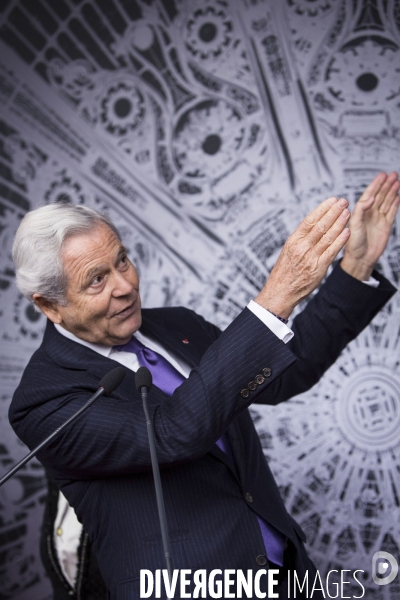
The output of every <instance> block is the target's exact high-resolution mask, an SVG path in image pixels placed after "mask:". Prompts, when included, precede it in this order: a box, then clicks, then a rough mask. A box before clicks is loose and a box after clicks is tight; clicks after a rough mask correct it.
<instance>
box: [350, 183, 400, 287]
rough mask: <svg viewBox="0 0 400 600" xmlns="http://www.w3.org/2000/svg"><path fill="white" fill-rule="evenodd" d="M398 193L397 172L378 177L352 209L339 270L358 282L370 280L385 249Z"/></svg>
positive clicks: (397, 205) (396, 206) (395, 210)
mask: <svg viewBox="0 0 400 600" xmlns="http://www.w3.org/2000/svg"><path fill="white" fill-rule="evenodd" d="M399 189H400V181H399V180H398V174H397V173H396V172H393V173H390V175H387V174H386V173H383V172H382V173H379V175H377V176H376V177H375V179H374V180H373V181H372V182H371V183H370V184H369V186H368V187H367V188H366V190H365V191H364V193H363V194H362V196H361V197H360V199H359V200H358V202H357V203H356V205H355V208H354V211H353V214H352V216H351V218H350V221H349V229H350V232H351V236H350V238H349V241H348V242H347V244H346V249H345V253H344V257H343V260H342V262H341V267H342V269H343V270H344V271H346V273H348V274H349V275H352V276H353V277H355V278H356V279H359V280H360V281H367V280H368V279H369V278H370V276H371V274H372V271H373V268H374V265H375V263H376V262H377V261H378V260H379V258H380V256H381V254H382V253H383V251H384V250H385V248H386V245H387V243H388V240H389V236H390V232H391V229H392V225H393V223H394V220H395V218H396V214H397V210H398V208H399V205H400V196H399Z"/></svg>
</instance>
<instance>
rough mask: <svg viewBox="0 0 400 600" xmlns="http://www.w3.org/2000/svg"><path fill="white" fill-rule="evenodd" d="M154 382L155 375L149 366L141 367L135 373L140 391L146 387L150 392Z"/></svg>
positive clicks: (136, 383) (137, 387)
mask: <svg viewBox="0 0 400 600" xmlns="http://www.w3.org/2000/svg"><path fill="white" fill-rule="evenodd" d="M152 383H153V377H152V376H151V373H150V371H149V369H148V368H147V367H140V368H139V369H138V370H137V371H136V375H135V385H136V389H137V391H138V392H141V391H142V388H143V387H144V388H146V390H147V391H148V392H149V391H150V390H151V386H152Z"/></svg>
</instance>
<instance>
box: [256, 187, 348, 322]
mask: <svg viewBox="0 0 400 600" xmlns="http://www.w3.org/2000/svg"><path fill="white" fill-rule="evenodd" d="M347 206H348V202H347V200H345V199H344V198H342V199H340V200H338V199H337V198H328V199H327V200H325V202H322V204H320V205H319V206H318V207H317V208H316V209H314V210H313V211H312V212H311V213H310V214H309V215H308V216H307V217H306V218H305V219H304V220H303V221H302V222H301V223H300V225H299V226H298V227H297V229H296V230H295V231H294V232H293V233H292V235H291V236H290V237H289V238H288V240H287V241H286V244H285V245H284V247H283V248H282V251H281V253H280V255H279V258H278V260H277V262H276V264H275V266H274V268H273V269H272V271H271V273H270V276H269V277H268V280H267V282H266V284H265V285H264V287H263V289H262V290H261V292H260V293H259V295H258V296H257V298H255V301H256V302H257V303H258V304H260V305H261V306H263V307H264V308H266V309H268V310H270V311H271V312H273V313H275V314H276V315H279V316H280V317H283V318H285V319H287V318H289V316H290V314H291V312H292V310H293V309H294V307H295V306H296V305H297V304H298V303H299V302H300V301H301V300H303V298H306V297H307V296H308V295H309V294H311V292H312V291H313V290H315V288H316V287H317V286H318V285H319V284H320V283H321V281H322V279H323V277H324V275H325V274H326V272H327V270H328V267H329V266H330V265H331V264H332V262H333V261H334V259H335V257H336V256H337V254H338V252H339V251H340V250H341V249H342V248H343V246H344V245H345V243H346V242H347V240H348V239H349V236H350V231H349V229H347V228H346V224H347V222H348V220H349V218H350V211H349V210H348V209H347Z"/></svg>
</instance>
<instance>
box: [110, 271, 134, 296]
mask: <svg viewBox="0 0 400 600" xmlns="http://www.w3.org/2000/svg"><path fill="white" fill-rule="evenodd" d="M124 275H125V274H124V273H120V272H119V271H115V272H114V274H113V291H112V294H113V296H126V295H128V294H130V293H131V292H132V289H133V283H132V282H131V281H129V279H127V278H126V277H125V276H124Z"/></svg>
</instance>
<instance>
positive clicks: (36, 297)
mask: <svg viewBox="0 0 400 600" xmlns="http://www.w3.org/2000/svg"><path fill="white" fill-rule="evenodd" d="M32 300H33V301H34V303H35V304H36V306H38V307H39V308H40V310H41V311H42V313H43V314H44V315H46V317H47V318H48V319H50V321H52V322H53V323H61V321H62V318H61V315H60V313H59V310H58V304H57V303H56V302H50V301H49V300H46V298H43V296H40V294H33V296H32Z"/></svg>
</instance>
